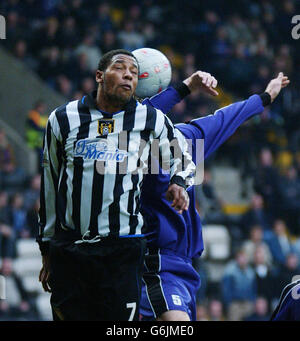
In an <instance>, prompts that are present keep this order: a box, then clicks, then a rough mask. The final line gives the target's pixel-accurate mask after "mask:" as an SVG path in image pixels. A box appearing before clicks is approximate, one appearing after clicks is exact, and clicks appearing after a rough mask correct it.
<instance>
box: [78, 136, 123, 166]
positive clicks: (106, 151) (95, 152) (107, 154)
mask: <svg viewBox="0 0 300 341" xmlns="http://www.w3.org/2000/svg"><path fill="white" fill-rule="evenodd" d="M74 156H76V157H82V158H83V159H85V160H86V159H87V160H97V161H115V162H123V161H124V159H125V158H126V157H127V156H128V153H127V152H126V151H124V150H119V149H118V148H116V149H115V148H108V143H107V142H106V141H103V140H99V139H94V140H90V139H83V140H79V141H77V143H76V146H75V152H74Z"/></svg>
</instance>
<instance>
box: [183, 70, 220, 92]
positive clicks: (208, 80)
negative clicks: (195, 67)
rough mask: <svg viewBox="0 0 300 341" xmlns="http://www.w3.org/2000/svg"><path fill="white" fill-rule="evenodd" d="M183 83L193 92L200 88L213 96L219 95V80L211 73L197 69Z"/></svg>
mask: <svg viewBox="0 0 300 341" xmlns="http://www.w3.org/2000/svg"><path fill="white" fill-rule="evenodd" d="M183 83H184V84H185V85H187V87H188V88H189V89H190V91H191V92H193V91H194V90H197V89H200V90H201V91H203V92H205V93H207V94H208V95H211V96H218V95H219V93H218V91H216V90H215V88H216V87H217V85H218V81H217V80H216V79H215V77H213V76H212V75H211V74H210V73H207V72H203V71H197V72H195V73H193V74H192V75H191V76H190V77H188V78H187V79H185V80H184V81H183Z"/></svg>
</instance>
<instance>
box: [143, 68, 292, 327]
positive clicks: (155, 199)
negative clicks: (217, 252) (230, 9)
mask: <svg viewBox="0 0 300 341" xmlns="http://www.w3.org/2000/svg"><path fill="white" fill-rule="evenodd" d="M288 84H289V80H288V77H286V76H284V75H283V74H282V73H279V75H278V77H277V78H275V79H273V80H271V81H270V83H269V84H268V86H267V88H266V90H265V92H264V93H263V94H261V95H256V94H255V95H252V96H250V97H249V98H248V99H247V100H245V101H240V102H237V103H234V104H231V105H229V106H227V107H224V108H221V109H219V110H217V111H216V112H215V113H214V114H213V115H208V116H206V117H202V118H199V119H194V120H192V121H191V122H189V123H187V124H177V125H176V128H177V129H178V130H180V132H181V133H182V134H183V135H184V136H185V138H186V139H189V140H191V141H192V157H193V161H194V163H199V162H203V159H202V160H201V157H200V158H199V157H198V158H197V153H198V151H197V150H196V145H197V140H198V141H199V140H201V139H204V159H206V158H207V157H208V156H209V155H210V154H211V153H213V152H214V151H215V150H216V149H217V148H218V147H219V146H220V145H221V144H222V143H224V142H225V141H226V140H227V139H228V138H229V137H230V136H231V135H232V134H233V133H234V132H235V131H236V129H237V128H238V127H239V126H240V125H241V124H242V123H244V122H245V121H246V120H248V119H249V118H251V117H252V116H254V115H257V114H260V113H262V112H263V111H264V106H266V105H268V104H270V103H272V102H273V101H274V99H275V98H276V97H277V96H278V94H279V93H280V91H281V89H282V88H284V87H286V86H287V85H288ZM216 86H217V81H216V79H215V78H214V77H213V76H211V75H210V74H208V73H205V72H201V71H198V72H196V73H194V74H193V75H192V76H190V77H188V78H187V79H186V80H185V81H184V82H183V83H182V84H181V85H180V86H179V87H177V88H176V89H175V88H174V87H168V88H167V89H166V90H164V91H163V92H161V93H160V94H158V95H156V96H154V97H152V98H150V99H145V100H144V102H147V103H148V104H151V105H152V106H154V107H155V108H158V109H160V110H162V111H163V112H164V113H165V114H167V113H168V112H170V110H171V108H172V107H173V106H174V105H175V104H176V103H178V102H180V101H181V100H182V99H183V98H184V97H185V96H186V95H188V94H189V93H190V92H193V91H194V90H196V89H199V88H200V89H202V90H203V91H204V92H207V93H210V94H211V95H213V96H216V95H217V94H218V93H217V92H216V90H215V88H216ZM168 183H169V175H168V174H165V173H164V172H163V171H161V170H160V174H159V175H155V174H147V175H146V176H145V179H144V183H143V190H142V197H141V212H142V214H143V216H144V218H145V220H146V223H147V224H146V226H145V231H144V232H145V234H146V235H147V237H148V253H147V255H146V259H145V273H144V275H143V288H142V300H141V309H140V314H141V319H142V320H155V319H156V320H159V321H193V320H196V292H197V290H198V288H199V287H200V278H199V274H198V273H197V271H196V270H195V269H194V268H193V266H192V261H193V259H194V258H198V257H200V256H201V253H202V251H203V239H202V227H201V221H200V217H199V214H198V212H197V210H196V207H195V191H194V187H190V188H189V189H188V194H189V198H190V205H189V208H188V210H186V211H185V210H183V212H182V214H179V213H177V212H176V211H175V210H174V208H173V207H172V206H171V204H170V202H169V201H168V200H167V198H166V197H165V193H166V191H167V189H168Z"/></svg>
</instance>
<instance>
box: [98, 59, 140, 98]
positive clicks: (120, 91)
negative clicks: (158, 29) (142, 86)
mask: <svg viewBox="0 0 300 341" xmlns="http://www.w3.org/2000/svg"><path fill="white" fill-rule="evenodd" d="M137 82H138V65H137V62H136V60H135V59H134V58H133V57H131V56H128V55H124V54H117V55H115V56H113V57H112V60H111V63H110V64H109V66H108V67H107V69H106V70H105V72H103V73H102V75H101V80H100V83H101V84H102V87H103V90H104V93H105V95H106V96H107V97H108V98H110V99H111V100H113V101H116V102H119V103H127V102H128V101H129V99H130V98H131V96H132V95H133V94H134V92H135V89H136V86H137Z"/></svg>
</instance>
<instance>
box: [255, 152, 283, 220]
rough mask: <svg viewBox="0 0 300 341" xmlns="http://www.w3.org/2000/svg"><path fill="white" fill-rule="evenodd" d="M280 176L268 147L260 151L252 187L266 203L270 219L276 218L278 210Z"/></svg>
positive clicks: (279, 204) (279, 203) (279, 202)
mask: <svg viewBox="0 0 300 341" xmlns="http://www.w3.org/2000/svg"><path fill="white" fill-rule="evenodd" d="M279 184H280V177H279V174H278V172H277V169H276V168H275V166H274V165H273V155H272V152H271V150H270V149H268V148H264V149H262V151H261V152H260V159H259V164H258V167H257V171H256V173H255V175H254V189H255V191H256V192H257V193H258V194H260V195H261V196H262V197H263V199H264V202H265V204H266V211H267V213H268V214H269V215H270V217H271V219H274V218H275V219H276V218H277V217H278V213H279V212H280V207H281V199H280V189H279Z"/></svg>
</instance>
